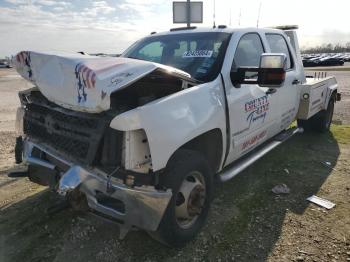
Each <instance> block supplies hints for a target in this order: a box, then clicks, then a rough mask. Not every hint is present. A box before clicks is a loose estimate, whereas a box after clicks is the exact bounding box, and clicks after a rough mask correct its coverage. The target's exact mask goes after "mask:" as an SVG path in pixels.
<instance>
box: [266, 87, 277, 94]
mask: <svg viewBox="0 0 350 262" xmlns="http://www.w3.org/2000/svg"><path fill="white" fill-rule="evenodd" d="M276 92H277V89H276V88H269V89H268V90H267V91H266V92H265V94H267V95H272V94H274V93H276Z"/></svg>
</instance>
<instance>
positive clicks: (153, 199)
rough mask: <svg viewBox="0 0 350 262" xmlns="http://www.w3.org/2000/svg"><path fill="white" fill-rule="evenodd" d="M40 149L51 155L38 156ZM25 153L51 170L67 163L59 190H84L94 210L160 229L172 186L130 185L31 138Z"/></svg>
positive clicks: (127, 225)
mask: <svg viewBox="0 0 350 262" xmlns="http://www.w3.org/2000/svg"><path fill="white" fill-rule="evenodd" d="M38 150H39V152H42V153H40V154H39V155H40V156H41V155H45V154H47V155H48V156H49V157H46V158H44V159H43V158H40V157H37V156H38V154H37V152H38ZM34 151H36V152H35V154H33V152H34ZM23 156H24V160H25V161H26V162H27V163H28V164H30V165H36V166H41V167H43V168H46V169H49V170H59V169H58V166H62V165H65V166H67V169H66V170H65V171H57V172H58V175H59V177H60V178H59V182H58V187H57V192H58V193H59V194H61V195H66V194H68V193H69V192H71V191H73V190H75V189H78V190H80V191H81V192H82V193H84V194H85V195H86V198H87V202H88V205H89V207H90V208H91V209H93V210H95V211H97V213H102V214H104V215H107V216H109V217H112V218H115V219H116V220H118V221H121V224H122V225H123V227H124V229H129V228H130V227H132V226H136V227H139V228H142V229H145V230H149V231H155V230H157V228H158V225H159V223H160V221H161V219H162V217H163V214H164V212H165V209H166V207H167V205H168V203H169V201H170V198H171V195H172V193H171V190H170V189H168V190H167V191H157V190H155V189H154V188H149V187H148V188H130V187H127V186H125V185H124V184H122V183H120V182H117V181H116V180H114V178H110V177H108V176H106V175H103V174H100V173H99V172H96V171H92V170H89V169H87V168H84V167H82V166H78V165H74V164H73V163H70V162H69V161H66V160H64V159H62V158H60V157H59V156H57V155H56V154H53V153H51V152H50V150H49V149H47V148H45V147H44V146H42V145H39V144H37V143H35V142H33V141H30V140H29V139H24V143H23ZM47 159H54V160H55V161H48V160H47Z"/></svg>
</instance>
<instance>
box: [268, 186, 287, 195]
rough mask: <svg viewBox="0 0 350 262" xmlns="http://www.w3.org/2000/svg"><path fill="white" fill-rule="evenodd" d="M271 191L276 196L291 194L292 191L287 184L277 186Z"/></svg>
mask: <svg viewBox="0 0 350 262" xmlns="http://www.w3.org/2000/svg"><path fill="white" fill-rule="evenodd" d="M271 191H272V192H273V193H275V194H289V193H290V189H289V187H287V185H286V184H279V185H277V186H275V187H274V188H272V190H271Z"/></svg>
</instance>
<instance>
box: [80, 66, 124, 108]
mask: <svg viewBox="0 0 350 262" xmlns="http://www.w3.org/2000/svg"><path fill="white" fill-rule="evenodd" d="M120 65H122V64H113V65H110V66H107V67H104V68H101V69H98V70H92V69H91V68H89V67H88V66H87V65H85V64H83V63H79V64H77V65H76V67H75V78H76V80H77V86H78V87H77V91H78V103H80V102H85V101H86V98H87V94H86V92H85V88H88V89H90V88H95V84H96V74H98V73H102V72H105V71H108V70H110V69H112V68H115V67H117V66H120Z"/></svg>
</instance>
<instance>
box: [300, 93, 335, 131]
mask: <svg viewBox="0 0 350 262" xmlns="http://www.w3.org/2000/svg"><path fill="white" fill-rule="evenodd" d="M334 103H335V98H334V96H332V97H331V98H330V100H329V102H328V106H327V109H326V110H322V111H320V112H318V113H317V114H316V115H314V116H313V117H311V118H310V119H308V120H298V127H302V128H304V130H305V131H310V130H312V131H316V132H320V133H323V132H326V131H328V130H329V129H330V126H331V124H332V119H333V113H334Z"/></svg>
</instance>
